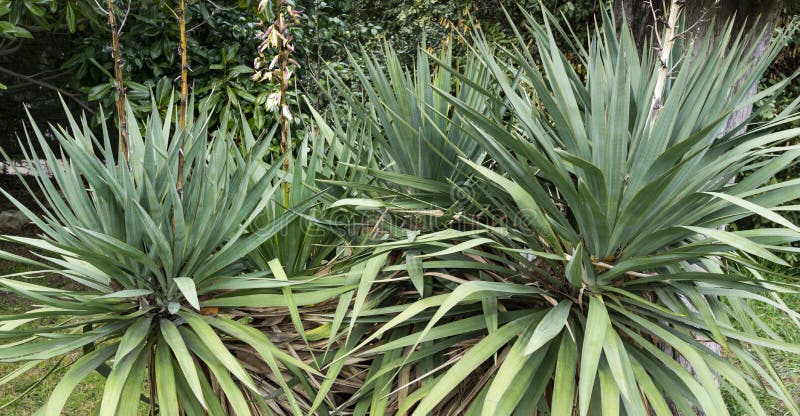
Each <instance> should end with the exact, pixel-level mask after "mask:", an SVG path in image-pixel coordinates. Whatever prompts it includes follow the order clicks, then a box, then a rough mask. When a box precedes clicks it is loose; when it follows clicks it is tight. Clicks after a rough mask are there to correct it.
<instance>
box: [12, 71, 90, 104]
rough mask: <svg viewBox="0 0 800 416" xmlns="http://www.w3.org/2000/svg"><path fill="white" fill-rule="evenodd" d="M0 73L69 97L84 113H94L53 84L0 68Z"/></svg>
mask: <svg viewBox="0 0 800 416" xmlns="http://www.w3.org/2000/svg"><path fill="white" fill-rule="evenodd" d="M0 73H3V74H6V75H9V76H12V77H14V78H19V79H23V80H25V81H26V82H29V83H31V84H34V85H38V86H40V87H43V88H47V89H48V90H52V91H56V92H58V93H59V94H61V95H64V96H66V97H69V98H70V99H72V100H73V101H75V102H76V103H77V104H78V105H80V106H81V107H83V109H84V110H86V111H88V112H90V113H94V110H92V108H91V107H89V106H88V105H86V103H84V102H83V101H81V100H80V99H78V97H77V96H76V95H75V94H73V93H71V92H69V91H67V90H65V89H63V88H59V87H57V86H55V85H53V84H49V83H47V82H44V81H41V80H38V79H36V78H33V77H31V76H28V75H24V74H20V73H17V72H14V71H12V70H10V69H7V68H3V67H2V66H0Z"/></svg>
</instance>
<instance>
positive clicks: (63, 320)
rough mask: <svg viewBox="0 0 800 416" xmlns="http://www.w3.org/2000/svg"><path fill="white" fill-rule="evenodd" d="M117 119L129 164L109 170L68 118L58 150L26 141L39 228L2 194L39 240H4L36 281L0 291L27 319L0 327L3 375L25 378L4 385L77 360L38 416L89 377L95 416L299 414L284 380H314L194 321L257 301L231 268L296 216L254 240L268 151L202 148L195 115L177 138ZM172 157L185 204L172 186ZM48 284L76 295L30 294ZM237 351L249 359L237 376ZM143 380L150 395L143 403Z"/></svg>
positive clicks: (267, 185) (35, 138)
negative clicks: (99, 381)
mask: <svg viewBox="0 0 800 416" xmlns="http://www.w3.org/2000/svg"><path fill="white" fill-rule="evenodd" d="M128 112H129V120H130V123H129V131H128V133H129V134H128V147H129V152H130V157H129V159H130V163H129V164H126V163H125V162H124V161H123V159H122V158H121V157H120V158H119V161H115V159H116V158H115V150H116V149H114V146H112V142H111V140H110V138H109V135H108V133H107V131H105V130H104V131H103V136H102V137H101V138H100V139H99V140H98V139H97V138H96V137H95V136H94V135H93V134H92V131H91V129H90V128H89V127H88V125H87V123H86V121H85V120H82V125H80V126H79V125H78V123H77V122H76V121H75V120H74V119H73V118H70V119H69V121H70V127H71V128H70V130H69V131H67V130H66V129H62V128H59V129H53V131H52V134H53V136H54V137H55V144H56V145H57V148H54V147H53V146H52V145H51V143H50V142H49V141H47V140H46V139H45V136H44V135H43V134H42V132H41V131H40V130H39V129H38V128H37V127H36V126H35V125H34V126H33V133H32V135H30V136H29V138H28V154H27V155H26V156H27V159H28V160H29V162H30V163H31V164H32V165H33V166H35V167H36V171H37V174H38V176H36V177H35V178H36V181H37V183H38V186H39V188H40V189H41V192H42V194H43V195H44V197H43V200H40V201H39V205H40V206H39V208H40V209H41V211H42V212H43V214H41V215H37V214H35V213H34V212H32V211H31V210H30V209H28V208H27V207H25V206H24V205H22V204H21V203H19V202H17V201H16V200H14V199H13V197H12V196H11V195H9V194H8V193H6V192H5V191H3V193H4V194H5V195H6V197H8V198H10V199H12V200H13V201H14V202H15V203H16V205H17V207H18V208H19V209H20V210H22V211H23V212H25V213H26V214H27V215H28V217H29V218H30V219H31V221H33V223H34V224H36V226H38V228H39V229H40V230H41V233H42V234H41V236H40V237H39V238H22V237H12V236H6V237H3V238H4V239H5V240H8V241H11V242H14V243H19V244H24V245H26V246H28V247H30V248H32V249H33V250H35V251H36V252H37V256H38V259H37V260H32V259H28V258H23V257H20V256H17V255H13V254H11V253H6V252H2V253H0V256H2V257H3V258H5V259H9V260H15V261H19V262H21V263H27V264H29V265H31V266H32V267H33V269H34V270H33V271H29V272H23V273H16V274H13V275H7V276H3V277H2V278H0V287H2V289H3V290H5V291H8V292H12V293H15V294H17V295H19V296H21V297H24V298H27V299H29V300H31V301H32V302H33V303H34V304H35V306H34V307H33V308H32V309H31V310H29V311H26V312H23V313H18V314H14V315H5V316H0V338H2V339H3V340H4V341H5V342H4V343H3V344H2V345H0V361H3V362H19V363H22V364H21V367H20V370H19V371H18V372H15V373H14V375H12V376H9V377H4V378H3V382H8V381H10V380H12V379H13V378H14V376H15V375H19V374H23V373H24V372H25V371H26V370H29V369H31V368H33V367H34V366H35V365H36V364H37V363H39V362H42V361H44V360H48V359H52V358H60V357H73V356H74V355H69V354H72V353H74V352H78V356H79V358H78V359H77V360H75V361H72V362H67V363H66V364H67V367H68V368H69V369H68V371H67V372H66V373H64V375H63V376H62V377H61V380H60V381H59V383H58V384H57V385H56V387H55V388H54V389H53V391H52V393H51V395H50V398H49V399H48V401H47V403H46V404H45V405H44V407H43V408H42V414H43V415H56V414H59V413H60V412H61V410H62V407H63V406H64V403H65V401H66V400H67V398H68V397H69V395H70V394H71V393H72V392H73V390H74V388H75V387H76V385H77V384H78V383H79V382H80V381H81V380H83V379H85V378H86V377H87V376H88V375H89V374H90V373H92V372H94V371H99V372H101V373H102V374H104V375H105V376H106V379H105V385H104V389H103V397H102V400H101V403H100V408H99V414H101V415H112V414H116V415H126V414H136V411H137V409H138V406H134V405H131V403H136V402H138V401H139V399H140V397H142V398H143V400H146V401H148V402H149V405H150V406H151V409H152V410H153V411H155V409H158V412H159V414H162V415H178V414H181V412H184V413H185V414H213V415H220V414H226V413H228V412H233V413H235V414H238V415H249V414H262V412H263V411H266V410H265V409H268V408H270V406H272V408H273V409H282V408H285V409H286V410H285V413H287V414H288V413H292V414H302V413H303V412H302V411H301V409H300V405H299V404H298V399H296V397H295V396H296V394H295V392H294V391H293V390H292V389H291V388H290V387H289V381H288V380H287V377H288V376H286V375H284V372H285V371H287V370H288V371H289V372H290V376H291V377H296V376H300V377H303V378H306V377H308V378H311V377H313V375H314V374H319V373H318V372H317V370H315V369H314V368H312V367H311V366H310V365H309V364H307V363H306V362H304V361H301V360H300V359H298V358H295V357H294V356H292V355H290V354H289V353H288V352H284V351H282V350H281V349H280V348H279V347H278V346H277V345H276V344H275V343H273V342H272V341H271V340H270V338H268V337H267V336H266V335H264V334H263V333H262V332H259V331H257V330H255V329H253V328H252V327H250V326H248V325H247V324H246V323H244V322H242V321H240V320H239V319H235V318H234V317H233V316H226V315H225V314H224V313H218V312H219V310H218V309H217V307H216V306H214V307H208V308H206V307H205V304H206V303H212V302H213V301H214V300H219V298H220V297H223V295H230V294H235V293H237V289H243V288H244V289H252V287H251V286H248V284H249V283H250V282H251V281H252V280H251V279H249V278H247V276H245V277H240V276H239V275H240V274H241V273H242V271H244V270H245V268H244V265H243V263H242V261H241V260H242V259H243V258H244V257H245V256H246V255H248V254H249V253H250V252H251V251H253V250H254V249H255V248H256V247H258V246H259V245H261V244H262V243H264V241H266V240H267V239H269V238H272V237H273V236H275V235H276V233H278V232H279V231H280V230H282V229H283V228H284V227H285V226H286V224H288V223H290V222H291V221H292V220H293V219H294V218H295V217H296V216H297V212H301V211H302V210H303V209H305V208H306V206H303V204H298V205H297V206H296V207H295V208H296V211H287V210H280V211H273V212H275V215H274V216H272V217H271V221H265V220H263V218H262V220H261V221H260V222H259V226H258V227H257V228H253V224H252V223H253V220H254V218H256V217H257V216H259V215H260V213H261V212H262V211H263V210H264V208H265V207H266V206H268V205H269V204H271V203H272V195H273V194H275V193H276V190H278V189H279V186H280V181H279V180H276V173H275V172H276V171H277V169H278V168H279V165H275V166H274V167H270V168H268V169H266V170H264V164H263V161H262V159H263V157H264V154H265V153H266V152H267V145H268V140H265V141H264V144H263V145H258V146H254V147H253V148H252V149H251V151H248V152H243V151H240V150H237V149H238V147H237V146H236V145H235V144H234V143H233V138H232V137H231V136H232V135H231V133H230V132H226V131H219V132H217V133H216V134H215V135H214V137H213V139H212V138H210V137H209V135H208V133H207V128H206V122H207V116H206V115H205V113H203V115H201V116H200V117H199V118H198V119H194V118H192V117H191V115H190V116H189V120H188V121H187V124H186V128H185V129H184V130H181V129H176V126H174V125H173V123H172V118H173V116H172V107H169V108H168V110H167V116H166V118H164V119H162V118H161V117H160V116H159V113H158V111H157V110H156V109H155V108H154V109H153V112H152V114H151V115H150V117H149V119H148V120H147V121H146V123H144V124H145V125H143V126H140V125H139V124H138V123H136V122H134V120H135V118H134V116H133V114H132V112H131V110H130V108H129V109H128ZM189 113H190V114H191V111H190V112H189ZM182 141H183V147H182V149H183V152H184V154H185V165H184V182H183V193H182V195H181V194H180V193H179V191H178V189H177V187H176V179H177V176H178V172H177V169H178V154H179V152H180V143H181V142H182ZM34 144H35V146H34ZM42 161H46V164H47V167H45V166H44V164H43V163H42ZM257 171H258V172H259V175H258V178H259V179H258V180H253V178H254V177H256V175H255V173H256V172H257ZM50 172H51V173H52V175H49V173H50ZM311 203H312V202H309V203H308V204H311ZM51 275H56V276H63V277H66V278H68V279H71V280H72V281H74V282H75V283H77V286H78V287H79V288H78V289H59V288H53V287H49V286H48V285H46V284H44V283H37V282H36V279H37V278H40V277H45V276H51ZM256 277H259V278H261V281H262V282H263V281H271V282H272V283H273V284H272V285H269V284H266V283H265V284H262V285H260V286H259V288H260V289H261V292H260V293H262V294H263V293H272V292H274V293H275V294H276V295H278V296H281V295H282V293H283V292H282V291H281V286H285V285H288V284H289V283H286V282H276V281H274V280H272V279H268V278H265V276H264V274H263V273H262V274H260V275H259V276H256ZM295 292H296V293H302V289H296V291H295ZM248 293H249V292H248ZM231 306H236V305H231ZM232 344H233V345H236V346H237V347H236V351H239V352H240V353H237V355H234V354H233V353H232V349H231V348H230V345H232ZM242 351H249V353H248V354H245V355H246V356H247V357H248V360H247V363H248V364H246V363H245V362H244V361H242V360H241V356H242V355H241V352H242ZM70 359H71V358H66V360H67V361H69V360H70ZM253 366H256V367H259V366H260V367H261V368H266V369H268V370H269V371H270V375H269V378H270V380H271V382H272V384H273V385H276V386H277V388H276V391H269V392H267V393H265V392H264V389H263V384H261V385H257V383H256V382H255V381H254V378H253V377H252V376H251V374H250V372H249V371H248V370H249V369H252V368H253ZM145 378H147V379H148V380H149V386H150V391H149V392H143V391H142V390H143V388H144V386H145V385H146V384H145V383H143V380H144V379H145ZM300 390H302V389H300ZM298 391H299V390H298ZM270 394H271V396H270ZM308 394H309V395H310V396H313V393H308ZM145 396H146V397H145ZM178 398H180V400H179V399H178Z"/></svg>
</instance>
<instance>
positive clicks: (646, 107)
mask: <svg viewBox="0 0 800 416" xmlns="http://www.w3.org/2000/svg"><path fill="white" fill-rule="evenodd" d="M525 23H526V26H527V32H526V33H528V34H530V35H531V38H528V37H526V36H523V35H522V34H521V33H518V34H517V36H518V40H517V43H516V45H514V46H512V47H511V48H510V49H507V50H501V51H495V49H494V47H493V46H492V45H490V44H489V43H488V42H487V41H486V40H485V39H484V38H483V37H482V35H481V34H480V32H475V53H477V54H478V57H479V59H480V60H481V62H483V63H484V64H485V65H486V68H488V70H489V72H490V73H491V76H492V83H493V85H496V86H497V87H498V88H499V89H500V90H501V92H502V97H503V98H502V100H503V102H504V103H506V104H507V106H508V109H509V112H510V113H509V114H508V115H507V116H505V117H503V118H498V117H497V116H496V115H494V114H491V113H487V112H485V111H483V109H482V108H480V107H478V108H476V107H474V106H473V105H472V104H471V102H470V101H467V100H464V99H462V98H460V97H458V96H456V95H453V94H452V93H451V92H450V91H447V90H443V89H437V93H439V94H441V99H443V100H446V101H447V102H448V103H449V104H450V105H452V106H453V107H454V111H455V112H457V113H459V114H462V115H463V117H464V120H465V122H464V124H465V125H467V128H466V129H465V131H466V132H468V133H470V137H472V139H474V140H475V141H476V142H477V143H479V144H480V146H481V147H482V148H483V149H484V150H485V151H486V152H487V153H488V154H489V156H490V157H491V161H488V162H486V163H482V164H481V163H476V162H474V161H470V160H468V159H466V158H462V163H464V164H466V165H468V166H470V167H471V169H472V170H473V172H474V173H475V175H476V180H479V181H480V182H479V183H478V185H477V187H479V188H480V190H481V192H483V193H485V194H486V195H487V198H488V199H489V200H490V201H491V205H489V206H482V205H479V206H477V207H476V208H477V209H479V210H480V211H481V214H480V215H476V216H474V217H472V218H465V219H463V220H462V225H463V224H470V223H471V224H472V225H471V228H472V230H469V231H467V230H463V227H462V230H447V231H440V232H437V233H434V234H429V235H425V234H423V235H419V236H416V235H410V236H409V238H408V239H406V240H405V241H398V242H395V243H392V245H391V247H394V248H396V247H398V246H399V245H405V246H406V247H409V249H412V250H417V252H421V253H423V254H424V255H423V256H411V257H410V258H409V259H408V261H407V262H406V263H405V264H400V265H393V266H388V267H386V268H385V270H384V271H385V272H394V273H395V274H394V275H392V276H393V279H391V280H392V282H390V283H385V284H381V285H378V284H374V286H375V287H374V289H373V294H374V296H376V297H380V296H384V299H386V300H385V301H384V302H383V303H380V304H378V305H376V306H377V307H376V308H374V309H372V310H366V309H364V308H363V307H360V310H359V314H360V316H361V317H363V320H364V322H378V323H379V326H378V328H377V330H375V331H374V333H372V334H370V335H368V336H364V337H363V339H362V340H360V342H359V344H358V346H357V347H355V348H353V351H352V354H356V355H357V356H358V355H359V354H361V355H360V356H362V357H376V356H378V355H380V358H376V359H375V361H374V364H373V366H372V367H371V370H370V373H369V376H368V377H367V379H366V381H365V383H364V385H363V387H362V389H361V390H360V391H359V393H358V394H357V395H356V396H355V397H354V398H353V399H352V400H351V401H350V403H351V404H354V405H355V406H356V407H357V408H360V409H362V410H364V409H370V414H382V413H381V412H384V411H385V410H377V409H378V408H379V407H380V406H375V404H376V403H378V404H380V405H387V404H388V405H387V406H383V407H384V408H386V409H391V410H389V411H386V413H396V414H405V413H411V414H413V415H426V414H436V415H464V414H466V415H512V414H514V415H531V414H552V415H575V414H578V415H581V416H584V415H587V414H592V415H599V414H602V415H620V414H626V415H647V414H657V415H672V414H673V411H674V412H678V413H680V414H685V415H688V414H697V412H699V411H702V412H704V413H705V414H709V415H711V414H714V415H727V414H729V411H728V410H727V409H728V404H729V403H730V402H735V403H737V404H738V405H739V406H740V408H742V409H745V410H746V412H747V413H748V414H759V415H766V411H765V410H764V408H763V407H762V405H761V403H759V400H758V396H757V395H756V391H758V390H766V391H767V392H769V394H771V395H773V396H775V397H777V398H778V399H779V400H780V401H782V403H783V404H784V405H785V407H786V409H787V410H788V411H789V412H790V413H791V414H795V415H796V414H800V408H798V405H797V403H796V400H795V398H794V397H792V394H791V392H790V391H789V390H788V389H787V388H786V386H785V385H784V383H783V382H782V381H781V377H780V375H779V373H778V371H777V370H776V368H775V367H774V366H773V364H772V363H771V362H770V360H769V357H768V355H767V349H770V348H771V349H779V350H784V351H789V352H792V353H800V346H798V345H793V344H790V343H787V342H784V341H783V340H782V339H781V338H780V337H779V336H778V335H777V334H776V333H775V331H774V330H773V329H772V328H770V327H769V325H768V323H766V322H763V321H762V320H761V319H759V317H758V315H757V314H756V313H754V312H753V310H752V309H751V307H750V305H751V302H760V303H766V304H768V305H770V306H771V307H775V308H777V309H779V310H781V311H782V312H783V313H786V314H787V315H788V316H789V317H791V318H792V319H793V322H798V321H797V318H798V313H797V312H796V311H793V310H790V309H788V308H786V307H785V305H783V303H782V302H781V301H780V299H779V298H778V297H777V295H779V294H781V293H796V292H797V289H798V287H797V285H796V284H794V283H775V282H770V283H767V282H765V281H763V280H760V279H758V278H757V277H754V276H758V271H759V270H762V267H761V266H760V265H759V264H760V263H759V260H763V261H767V262H775V263H782V260H781V259H780V258H779V257H777V256H776V255H775V254H774V252H776V251H781V250H788V251H792V250H795V249H794V248H792V247H791V246H789V244H790V243H792V242H795V241H797V240H799V239H800V227H798V226H797V225H795V224H792V223H791V222H789V221H787V220H786V219H784V218H783V217H781V216H780V215H779V213H778V212H779V210H780V209H781V206H782V205H783V204H786V203H787V202H789V201H792V200H795V199H797V198H798V196H800V182H798V181H797V180H790V181H786V182H782V183H777V184H769V180H770V178H771V177H772V176H773V175H774V174H775V173H776V172H778V171H780V170H782V169H785V168H786V167H788V166H790V165H792V164H794V163H795V161H796V159H797V158H798V157H799V156H800V150H798V149H797V148H796V147H795V146H782V145H781V143H783V142H784V141H785V140H787V139H789V138H792V137H796V136H797V135H798V134H800V130H798V129H785V127H784V126H785V125H787V123H789V122H791V121H792V120H796V119H797V118H798V117H799V116H798V115H797V114H796V113H795V110H796V108H797V103H798V101H795V103H794V104H793V105H792V106H790V107H789V108H787V109H786V110H785V111H784V112H783V113H782V114H780V115H779V116H778V117H776V118H775V119H774V120H772V121H770V122H769V123H766V124H760V125H756V124H749V123H750V122H751V121H752V120H753V118H751V119H750V120H748V121H746V122H745V123H744V124H742V125H739V126H734V128H733V129H732V130H726V123H727V122H728V120H729V119H730V116H731V114H732V112H733V111H734V110H736V109H738V108H741V107H743V106H746V105H750V104H753V103H758V102H759V101H760V100H763V101H765V102H769V101H770V100H771V99H772V97H774V95H775V94H777V93H778V92H780V90H781V89H782V88H784V87H785V86H786V85H787V83H788V82H790V80H784V81H783V82H780V83H778V84H776V86H775V87H773V88H770V89H769V90H766V91H763V92H760V93H759V94H757V95H756V96H753V97H748V95H747V91H748V90H749V89H750V87H751V86H753V85H755V84H756V83H757V82H758V80H759V79H760V77H761V75H762V73H763V72H764V70H765V69H766V68H767V66H768V65H769V62H770V61H771V59H773V58H774V56H775V54H776V53H777V51H778V50H779V48H780V45H781V41H782V39H777V40H776V41H775V42H774V43H773V44H772V46H771V47H770V48H769V50H768V51H767V53H766V56H765V58H763V59H762V60H759V61H758V62H751V61H750V60H748V59H745V58H746V57H748V56H751V54H752V51H753V48H755V46H753V45H754V44H755V43H757V42H752V39H754V37H753V36H755V35H752V36H751V35H747V34H742V33H736V31H735V30H734V28H733V27H732V26H731V25H728V26H727V27H726V28H727V30H726V31H725V32H724V33H725V35H724V36H721V37H719V38H718V39H716V40H710V39H699V40H697V41H696V42H698V43H693V41H692V40H691V39H690V38H684V37H678V38H676V39H675V42H676V45H675V49H674V52H673V54H672V60H671V62H674V63H675V64H674V66H673V67H671V68H669V69H670V70H671V74H670V77H669V78H665V79H663V80H664V81H666V82H665V84H666V87H665V89H664V91H663V95H662V96H660V97H658V98H659V99H654V95H656V84H657V83H658V79H659V77H660V76H662V75H661V74H662V71H660V67H659V65H660V63H659V62H657V61H656V59H654V57H653V56H652V55H651V54H650V53H649V52H647V51H645V52H644V53H640V52H639V51H638V50H637V48H636V46H635V43H634V41H633V39H632V36H631V34H630V31H629V29H628V28H627V27H626V26H625V25H622V29H621V30H620V32H619V34H618V33H617V31H616V30H615V24H614V23H613V22H612V21H611V19H610V18H608V17H607V16H604V26H603V28H601V29H598V30H597V31H596V32H595V34H594V36H593V37H592V39H591V42H590V44H589V45H587V46H585V47H583V46H581V45H580V44H579V43H577V42H576V43H573V44H572V46H573V47H574V50H576V51H579V52H580V59H581V62H580V63H581V64H582V66H583V67H584V68H585V70H586V74H585V75H579V74H578V73H577V72H576V71H575V70H574V69H573V67H572V65H570V62H569V61H568V59H567V58H566V57H565V55H564V54H563V53H562V52H561V51H560V50H559V47H558V44H557V42H556V37H557V36H558V35H556V34H555V33H560V34H563V33H564V31H562V30H561V29H560V28H559V30H557V31H556V30H553V25H555V24H556V23H555V20H554V19H552V18H551V17H549V16H548V15H545V21H544V23H537V21H536V20H535V19H534V18H533V17H532V16H530V15H528V16H527V19H526V22H525ZM678 33H680V32H678ZM531 40H532V44H533V45H534V46H533V50H531V48H530V45H531V43H530V41H531ZM452 76H453V77H456V78H461V79H467V78H468V77H469V76H468V75H465V74H461V73H459V72H455V71H454V72H453V73H452ZM737 82H739V83H740V85H741V87H740V88H738V89H734V88H733V87H734V85H735V84H736V83H737ZM404 85H405V84H404V83H398V85H396V86H393V85H391V84H388V85H387V86H386V87H385V88H386V89H391V88H392V87H394V88H397V89H398V90H402V89H403V88H404ZM480 91H481V93H483V94H487V96H486V97H485V98H484V100H495V99H500V96H495V95H493V94H494V93H493V90H492V89H491V88H487V89H481V90H480ZM478 101H479V102H480V101H482V100H478ZM654 103H655V104H654ZM760 108H761V107H757V108H756V109H755V112H754V114H758V112H759V111H760ZM509 117H510V119H511V126H510V127H509V125H508V118H509ZM754 117H755V116H754ZM743 173H747V176H746V177H744V178H739V175H740V174H743ZM737 178H739V179H738V181H736V180H737ZM476 205H477V204H476ZM750 215H761V216H764V217H766V218H769V219H771V220H772V221H774V222H775V223H777V224H780V225H781V228H774V229H758V230H744V231H726V230H725V229H723V228H721V227H724V226H725V225H726V224H729V223H731V222H733V221H736V220H737V219H740V218H743V217H746V216H750ZM753 272H756V273H753ZM423 273H424V277H425V279H427V282H426V284H427V288H426V290H425V291H421V292H420V293H421V294H423V295H424V297H423V298H422V299H421V300H418V301H415V302H409V301H408V300H409V299H411V300H413V299H418V297H419V294H418V293H414V292H411V291H409V290H408V289H407V288H405V287H404V286H403V283H402V282H403V281H405V280H411V281H414V280H415V279H420V278H421V277H422V276H423ZM370 284H372V282H370ZM386 293H392V294H402V293H405V294H407V295H400V296H396V295H393V296H391V297H388V296H387V295H386ZM357 307H358V305H357ZM353 313H354V314H355V311H354V312H353ZM379 340H380V343H377V342H378V341H379ZM710 343H716V344H719V345H720V346H721V349H722V353H721V355H718V354H717V353H715V352H714V351H712V350H711V349H710V348H709V344H710ZM686 363H688V366H687V365H682V364H686ZM689 366H690V367H691V369H689V368H687V367H689ZM358 406H361V407H358ZM370 406H372V407H370ZM376 411H377V412H378V413H373V412H376ZM361 414H364V413H363V412H362V413H361Z"/></svg>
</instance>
